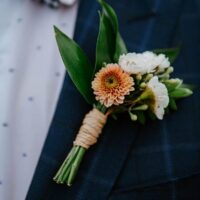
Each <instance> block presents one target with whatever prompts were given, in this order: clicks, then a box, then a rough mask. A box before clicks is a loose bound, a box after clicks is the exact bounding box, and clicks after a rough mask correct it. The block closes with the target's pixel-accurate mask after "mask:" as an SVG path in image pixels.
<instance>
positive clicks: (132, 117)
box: [129, 112, 137, 121]
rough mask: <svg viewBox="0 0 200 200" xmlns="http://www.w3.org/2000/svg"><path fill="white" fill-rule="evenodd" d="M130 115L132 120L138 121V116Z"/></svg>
mask: <svg viewBox="0 0 200 200" xmlns="http://www.w3.org/2000/svg"><path fill="white" fill-rule="evenodd" d="M129 115H130V118H131V120H132V121H137V115H135V114H133V113H131V112H129Z"/></svg>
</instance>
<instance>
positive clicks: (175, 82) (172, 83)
mask: <svg viewBox="0 0 200 200" xmlns="http://www.w3.org/2000/svg"><path fill="white" fill-rule="evenodd" d="M163 83H164V84H165V86H166V87H167V90H168V92H171V91H173V90H175V89H176V88H177V87H179V86H180V85H181V84H182V83H183V80H181V79H179V78H175V79H168V80H165V81H164V82H163Z"/></svg>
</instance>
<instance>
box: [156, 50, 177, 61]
mask: <svg viewBox="0 0 200 200" xmlns="http://www.w3.org/2000/svg"><path fill="white" fill-rule="evenodd" d="M153 52H154V53H156V54H161V53H162V54H165V55H166V56H167V57H168V58H169V61H170V63H171V64H172V63H173V62H174V61H175V60H176V58H177V57H178V55H179V53H180V47H174V48H167V49H155V50H153Z"/></svg>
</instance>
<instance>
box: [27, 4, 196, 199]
mask: <svg viewBox="0 0 200 200" xmlns="http://www.w3.org/2000/svg"><path fill="white" fill-rule="evenodd" d="M108 2H109V3H110V4H111V5H112V6H113V7H114V8H115V10H116V11H117V13H118V15H119V20H120V21H119V23H120V28H121V32H122V35H123V38H124V39H125V41H126V44H127V46H128V49H129V50H130V51H144V50H151V49H155V48H166V47H172V46H176V45H177V44H180V43H181V44H182V49H181V54H180V57H179V59H178V60H177V62H176V63H175V64H174V67H175V75H176V76H178V77H180V78H183V79H185V81H186V82H188V83H193V84H195V85H196V86H198V88H199V86H200V73H199V66H200V59H199V55H200V45H199V43H198V41H199V35H200V26H199V25H198V24H199V23H200V15H199V11H200V3H199V1H198V0H194V1H182V0H169V1H163V0H152V1H149V0H142V1H141V0H134V1H133V0H117V1H116V0H109V1H108ZM98 9H99V6H98V4H97V3H96V1H94V0H82V1H81V4H80V9H79V15H78V19H77V26H76V31H75V40H76V41H77V42H78V43H79V44H80V45H81V47H82V48H83V49H84V51H85V52H86V53H87V55H88V56H89V58H90V60H93V61H94V58H95V42H96V37H97V31H98V20H99V17H98V14H97V10H98ZM199 99H200V92H199V90H196V91H195V93H194V95H193V96H192V97H190V98H188V99H186V100H182V101H181V102H179V109H178V111H177V112H176V113H172V114H171V115H167V116H166V117H165V119H164V120H163V121H155V122H148V123H147V124H146V126H139V125H136V124H134V123H132V122H130V120H128V119H127V118H126V117H125V116H124V117H121V118H120V120H118V121H117V122H116V121H114V120H112V119H110V120H109V122H108V124H107V125H106V127H105V128H104V131H103V134H102V135H101V138H100V139H99V141H98V144H96V145H95V146H94V147H92V148H91V150H89V151H88V152H87V155H86V156H85V158H84V161H83V163H82V165H81V168H80V171H79V173H78V176H77V177H76V180H75V182H74V185H73V186H72V187H71V188H70V189H69V188H66V187H65V186H60V185H56V184H55V183H53V181H52V177H53V176H54V174H55V173H56V171H57V169H58V167H59V166H60V164H61V163H62V161H63V160H64V158H65V156H66V154H67V153H68V151H69V149H70V148H71V145H72V141H73V139H74V137H75V135H76V133H77V131H78V128H79V127H80V124H81V121H82V119H83V117H84V115H85V113H86V112H87V111H88V110H89V109H91V107H90V106H88V105H87V104H86V102H85V101H84V99H83V98H82V97H81V95H80V94H79V92H78V91H77V89H76V88H75V87H74V85H73V83H72V82H71V80H70V78H69V77H68V76H67V75H66V78H65V81H64V84H63V89H62V92H61V96H60V99H59V102H58V106H57V109H56V112H55V115H54V119H53V121H52V124H51V128H50V130H49V133H48V137H47V140H46V143H45V145H44V148H43V151H42V154H41V157H40V160H39V163H38V166H37V169H36V172H35V175H34V178H33V181H32V184H31V187H30V190H29V193H28V195H27V199H28V200H38V199H45V200H63V199H70V200H106V199H109V200H149V199H152V200H161V199H162V200H191V199H192V200H199V199H200V190H199V184H200V176H199V174H200V134H199V130H200V123H199V119H200V104H199Z"/></svg>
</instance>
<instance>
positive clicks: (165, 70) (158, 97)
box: [54, 0, 192, 186]
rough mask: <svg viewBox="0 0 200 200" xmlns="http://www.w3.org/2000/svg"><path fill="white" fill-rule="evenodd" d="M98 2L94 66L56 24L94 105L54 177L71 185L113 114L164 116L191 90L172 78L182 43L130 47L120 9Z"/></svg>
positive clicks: (75, 77) (69, 63) (67, 59)
mask: <svg viewBox="0 0 200 200" xmlns="http://www.w3.org/2000/svg"><path fill="white" fill-rule="evenodd" d="M99 3H100V5H101V6H102V12H100V13H99V16H100V27H99V34H98V38H97V43H96V63H95V66H92V65H91V64H90V62H89V60H88V58H87V56H86V55H85V53H84V52H83V50H82V49H81V48H80V47H79V46H78V45H77V44H76V43H75V41H73V40H71V39H70V38H69V37H67V36H66V35H65V34H64V33H62V32H61V31H60V30H59V29H58V28H56V27H54V28H55V35H56V40H57V44H58V47H59V50H60V54H61V57H62V59H63V62H64V64H65V67H66V69H67V72H68V74H69V76H70V78H71V79H72V81H73V83H74V84H75V86H76V87H77V89H78V90H79V92H80V93H81V94H82V96H83V97H84V98H85V100H86V101H87V102H88V103H89V104H91V105H92V106H93V109H91V111H90V112H89V113H87V114H86V115H85V118H84V119H83V122H82V126H81V127H80V130H79V132H78V134H77V136H76V138H75V140H74V142H73V147H72V149H71V151H70V152H69V154H68V156H67V157H66V159H65V161H64V162H63V164H62V165H61V167H60V169H59V170H58V172H57V174H56V175H55V177H54V180H55V181H56V182H57V183H59V184H67V185H68V186H71V185H72V182H73V181H74V178H75V176H76V174H77V172H78V168H79V166H80V164H81V161H82V160H83V158H84V155H85V153H86V151H87V150H88V149H89V148H90V147H91V146H92V145H94V144H95V143H96V142H97V141H98V138H99V136H100V134H101V133H102V129H103V127H104V125H105V124H106V121H107V118H108V117H110V116H111V117H113V118H118V116H119V114H120V113H127V114H128V115H129V116H130V120H132V121H134V122H139V123H141V124H145V121H146V120H147V119H156V118H157V119H159V120H162V119H163V116H164V114H165V113H166V112H169V110H170V109H172V110H176V109H177V106H176V102H177V100H179V99H181V98H183V97H187V96H190V95H191V94H192V90H191V88H190V86H189V85H186V84H184V83H183V81H182V80H181V79H179V78H170V75H171V73H172V72H173V67H172V63H173V61H174V60H175V58H176V56H177V55H178V51H179V49H178V48H171V49H157V50H153V51H146V52H143V53H128V51H127V48H126V45H125V43H124V41H123V39H122V37H121V35H120V33H119V28H118V20H117V16H116V14H115V11H114V10H113V9H112V7H111V6H110V5H108V4H107V3H105V2H104V1H103V0H99ZM118 120H120V118H119V119H118ZM113 137H114V133H113ZM122 137H123V134H122Z"/></svg>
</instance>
